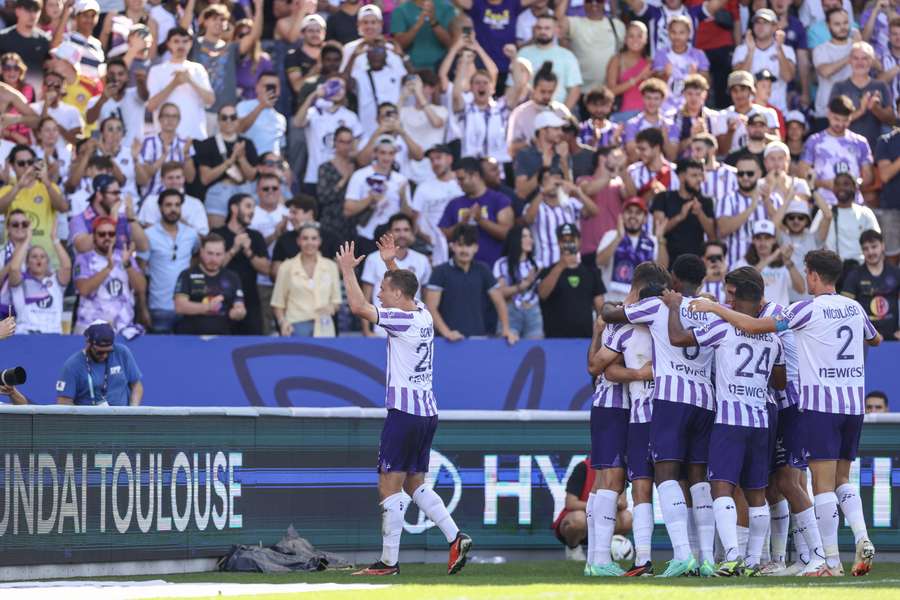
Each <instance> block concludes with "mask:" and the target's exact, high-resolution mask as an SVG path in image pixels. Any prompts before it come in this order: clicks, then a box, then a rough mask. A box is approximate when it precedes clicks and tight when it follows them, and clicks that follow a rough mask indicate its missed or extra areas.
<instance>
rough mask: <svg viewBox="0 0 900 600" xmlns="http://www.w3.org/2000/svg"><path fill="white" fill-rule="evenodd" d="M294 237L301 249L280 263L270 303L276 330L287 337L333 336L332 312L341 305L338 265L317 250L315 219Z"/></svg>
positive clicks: (318, 241) (320, 242) (302, 227)
mask: <svg viewBox="0 0 900 600" xmlns="http://www.w3.org/2000/svg"><path fill="white" fill-rule="evenodd" d="M297 237H298V241H299V246H300V253H299V254H297V255H296V256H295V257H293V258H289V259H287V260H286V261H284V262H283V263H281V266H279V267H278V272H277V276H276V277H275V289H274V291H273V293H272V300H271V306H272V312H273V313H274V315H275V319H276V321H277V322H278V332H279V333H280V334H281V335H283V336H286V337H287V336H293V337H335V335H337V334H336V331H335V326H334V319H333V316H334V314H335V313H336V312H337V310H338V308H339V307H340V305H341V278H340V275H338V269H337V265H336V264H335V263H334V261H332V260H329V259H327V258H324V257H323V256H322V253H321V252H319V248H320V247H321V244H322V239H321V238H320V237H319V226H318V223H315V222H308V223H304V224H303V225H301V226H300V229H299V231H298V232H297Z"/></svg>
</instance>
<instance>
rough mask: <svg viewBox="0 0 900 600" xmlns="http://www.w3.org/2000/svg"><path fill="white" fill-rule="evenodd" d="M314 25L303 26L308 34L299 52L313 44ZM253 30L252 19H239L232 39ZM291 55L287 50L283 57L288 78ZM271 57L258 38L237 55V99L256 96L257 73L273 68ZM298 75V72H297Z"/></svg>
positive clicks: (247, 98) (305, 50) (289, 75)
mask: <svg viewBox="0 0 900 600" xmlns="http://www.w3.org/2000/svg"><path fill="white" fill-rule="evenodd" d="M316 26H318V24H316V25H308V26H305V27H304V31H308V32H309V33H310V35H308V36H306V37H305V38H304V40H303V46H302V51H301V53H306V52H310V51H311V50H310V46H312V45H313V43H314V41H315V38H314V37H313V34H312V32H313V31H314V29H315V27H316ZM252 30H253V21H251V20H250V19H241V20H240V21H238V22H237V23H235V24H234V39H236V40H238V41H241V40H242V39H243V38H244V36H248V35H250V32H251V31H252ZM318 41H319V43H320V44H321V39H320V38H319V40H318ZM290 56H291V52H290V51H288V56H287V57H286V58H285V71H286V72H287V76H288V80H290V78H291V68H290V65H291V63H290V61H289V57H290ZM273 66H274V65H273V64H272V57H271V56H269V54H268V53H266V52H263V49H262V44H261V43H260V41H259V39H257V40H256V42H255V43H254V44H253V46H252V47H251V48H250V50H248V51H247V52H242V53H241V55H240V56H239V57H238V65H237V74H236V79H237V87H238V99H239V100H252V99H253V98H255V97H256V80H257V79H258V78H259V74H260V73H262V72H263V71H271V70H272V69H273ZM298 75H299V73H298Z"/></svg>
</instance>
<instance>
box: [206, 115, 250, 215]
mask: <svg viewBox="0 0 900 600" xmlns="http://www.w3.org/2000/svg"><path fill="white" fill-rule="evenodd" d="M218 119H219V125H218V127H217V128H216V130H217V133H216V134H215V135H214V136H212V137H209V138H207V139H205V140H202V141H199V142H197V143H196V144H194V163H195V164H196V166H197V170H198V172H199V174H200V183H201V184H202V185H203V186H204V187H205V188H206V202H205V206H206V213H207V215H208V217H209V223H210V225H211V226H212V227H213V228H215V227H221V226H222V225H223V224H224V223H225V217H226V216H227V214H228V199H229V198H231V197H232V196H233V195H235V194H247V193H250V191H251V190H252V189H253V183H252V182H253V180H254V179H255V178H256V167H257V165H258V164H259V155H258V154H257V151H256V145H255V144H254V143H253V140H251V139H250V138H247V137H244V136H242V135H239V134H238V128H239V125H238V113H237V109H236V108H235V106H234V105H233V104H225V105H224V106H222V107H220V108H219V117H218Z"/></svg>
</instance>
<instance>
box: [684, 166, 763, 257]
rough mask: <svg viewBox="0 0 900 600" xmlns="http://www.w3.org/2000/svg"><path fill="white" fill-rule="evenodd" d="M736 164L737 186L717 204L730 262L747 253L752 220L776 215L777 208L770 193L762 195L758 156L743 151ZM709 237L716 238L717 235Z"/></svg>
mask: <svg viewBox="0 0 900 600" xmlns="http://www.w3.org/2000/svg"><path fill="white" fill-rule="evenodd" d="M735 167H737V181H738V189H736V190H735V191H733V192H732V193H730V194H728V195H727V196H725V197H724V198H723V199H722V200H721V201H720V202H718V203H716V205H715V215H716V230H717V232H718V237H719V239H721V240H722V241H723V242H725V243H726V244H727V245H728V264H729V265H736V264H737V263H738V261H739V260H741V259H742V258H744V256H745V255H746V254H747V250H748V249H749V247H750V244H751V243H752V240H753V224H754V223H755V222H756V221H762V220H767V219H772V218H774V214H775V210H776V209H777V207H773V204H772V202H771V201H770V200H769V198H768V197H766V198H763V195H764V194H763V190H762V189H761V186H760V185H759V181H760V177H761V176H762V165H761V164H760V161H759V160H758V159H757V158H756V157H755V156H752V155H743V156H741V157H740V158H739V159H738V160H737V162H736V164H735ZM768 191H769V190H767V192H768ZM765 195H766V196H767V195H768V194H765ZM779 200H780V198H779ZM779 206H780V204H779ZM709 237H710V239H713V237H714V236H712V235H710V236H709ZM698 254H699V253H698Z"/></svg>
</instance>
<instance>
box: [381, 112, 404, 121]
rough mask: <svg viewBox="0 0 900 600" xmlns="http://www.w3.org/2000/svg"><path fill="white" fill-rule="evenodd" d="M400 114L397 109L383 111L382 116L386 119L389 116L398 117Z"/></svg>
mask: <svg viewBox="0 0 900 600" xmlns="http://www.w3.org/2000/svg"><path fill="white" fill-rule="evenodd" d="M399 115H400V113H398V112H397V111H396V110H389V111H386V112H384V113H382V115H381V117H382V118H384V119H387V118H388V117H397V116H399Z"/></svg>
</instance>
